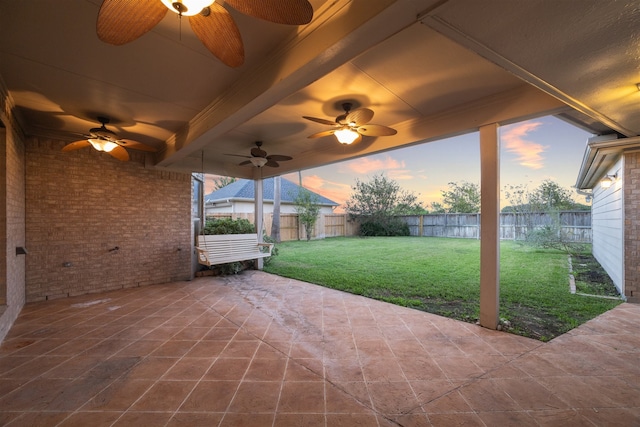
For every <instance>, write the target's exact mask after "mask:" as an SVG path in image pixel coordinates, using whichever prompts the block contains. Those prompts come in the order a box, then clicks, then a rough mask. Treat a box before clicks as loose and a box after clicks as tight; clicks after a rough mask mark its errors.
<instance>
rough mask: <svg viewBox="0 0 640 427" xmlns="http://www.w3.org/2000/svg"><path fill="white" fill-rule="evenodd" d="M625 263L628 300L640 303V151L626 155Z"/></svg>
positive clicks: (624, 180)
mask: <svg viewBox="0 0 640 427" xmlns="http://www.w3.org/2000/svg"><path fill="white" fill-rule="evenodd" d="M623 182H624V257H625V260H624V265H625V279H624V284H625V292H624V293H625V296H626V297H627V301H629V302H635V303H640V263H639V262H638V260H639V257H640V153H638V152H635V153H627V154H625V156H624V179H623Z"/></svg>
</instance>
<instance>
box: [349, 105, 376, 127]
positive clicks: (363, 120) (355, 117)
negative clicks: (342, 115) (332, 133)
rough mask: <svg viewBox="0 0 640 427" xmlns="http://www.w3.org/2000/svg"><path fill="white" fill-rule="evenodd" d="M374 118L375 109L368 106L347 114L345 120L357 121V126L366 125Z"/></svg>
mask: <svg viewBox="0 0 640 427" xmlns="http://www.w3.org/2000/svg"><path fill="white" fill-rule="evenodd" d="M371 119H373V111H372V110H370V109H368V108H358V109H357V110H353V111H351V112H350V113H349V114H347V117H346V119H345V122H347V123H355V124H356V126H362V125H366V124H367V123H369V122H370V121H371Z"/></svg>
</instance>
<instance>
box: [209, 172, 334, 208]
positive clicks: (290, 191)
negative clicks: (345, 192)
mask: <svg viewBox="0 0 640 427" xmlns="http://www.w3.org/2000/svg"><path fill="white" fill-rule="evenodd" d="M273 181H274V179H273V178H267V179H265V180H264V181H263V198H264V200H265V201H270V202H273ZM280 185H281V187H280V202H281V203H293V201H294V200H295V198H296V197H297V196H298V192H299V191H300V188H302V187H300V186H299V185H297V184H295V183H293V182H291V181H289V180H288V179H285V178H282V179H281V184H280ZM254 190H255V188H254V183H253V180H250V179H238V180H237V181H236V182H233V183H231V184H229V185H226V186H224V187H222V188H220V189H219V190H216V191H213V192H211V193H209V194H207V195H205V196H204V201H205V203H215V202H220V201H226V200H231V201H233V200H234V199H235V200H238V199H243V200H253V199H254V198H255V192H254ZM311 193H312V194H315V195H316V196H317V197H318V203H319V204H321V205H325V206H338V203H336V202H334V201H333V200H330V199H327V198H326V197H324V196H321V195H320V194H318V193H314V192H313V191H311Z"/></svg>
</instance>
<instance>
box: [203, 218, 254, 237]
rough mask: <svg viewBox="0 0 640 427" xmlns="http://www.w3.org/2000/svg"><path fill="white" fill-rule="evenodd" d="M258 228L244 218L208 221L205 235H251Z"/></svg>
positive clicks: (205, 226)
mask: <svg viewBox="0 0 640 427" xmlns="http://www.w3.org/2000/svg"><path fill="white" fill-rule="evenodd" d="M255 232H256V228H255V227H254V225H253V224H251V223H250V222H249V220H246V219H244V218H238V219H231V218H220V219H208V220H207V221H206V222H205V225H204V234H251V233H255Z"/></svg>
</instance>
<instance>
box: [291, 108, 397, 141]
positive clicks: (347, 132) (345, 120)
mask: <svg viewBox="0 0 640 427" xmlns="http://www.w3.org/2000/svg"><path fill="white" fill-rule="evenodd" d="M352 106H353V104H351V103H350V102H344V103H343V104H342V108H344V114H340V115H339V116H338V117H336V119H335V121H331V120H326V119H319V118H317V117H309V116H302V118H304V119H307V120H311V121H312V122H316V123H321V124H323V125H329V126H333V127H334V129H331V130H325V131H323V132H318V133H314V134H313V135H309V136H308V137H307V138H322V137H323V136H329V135H335V136H336V138H337V139H338V141H339V142H340V143H341V144H345V145H349V144H352V143H354V142H360V141H361V140H362V135H365V136H389V135H395V134H396V133H398V131H396V130H395V129H392V128H390V127H387V126H383V125H374V124H368V123H369V122H370V121H371V119H372V118H373V111H372V110H370V109H368V108H358V109H356V110H353V111H351V107H352Z"/></svg>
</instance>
